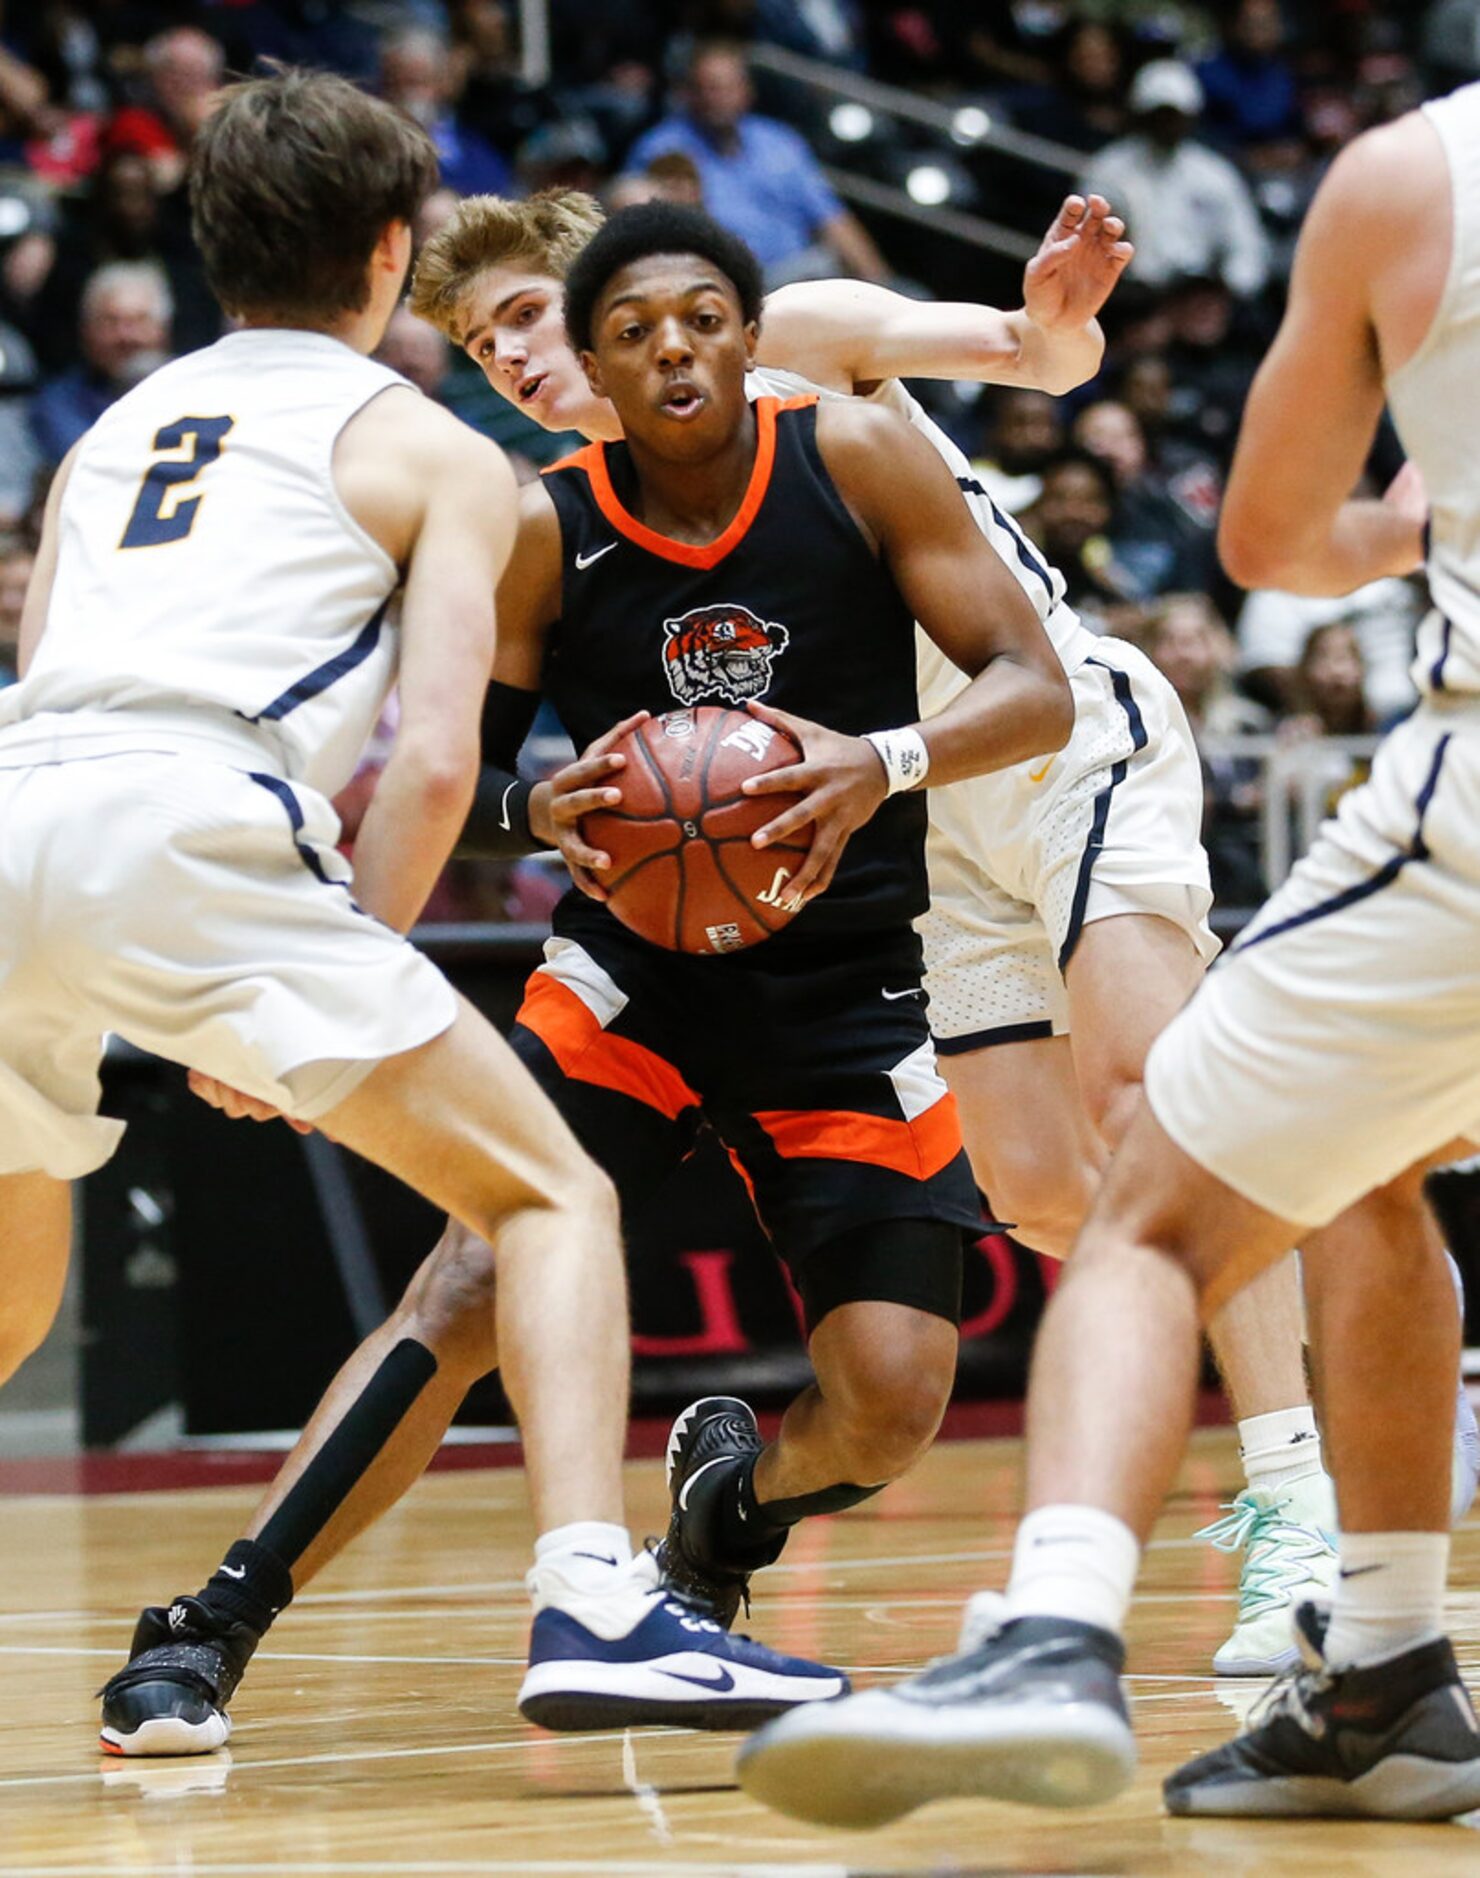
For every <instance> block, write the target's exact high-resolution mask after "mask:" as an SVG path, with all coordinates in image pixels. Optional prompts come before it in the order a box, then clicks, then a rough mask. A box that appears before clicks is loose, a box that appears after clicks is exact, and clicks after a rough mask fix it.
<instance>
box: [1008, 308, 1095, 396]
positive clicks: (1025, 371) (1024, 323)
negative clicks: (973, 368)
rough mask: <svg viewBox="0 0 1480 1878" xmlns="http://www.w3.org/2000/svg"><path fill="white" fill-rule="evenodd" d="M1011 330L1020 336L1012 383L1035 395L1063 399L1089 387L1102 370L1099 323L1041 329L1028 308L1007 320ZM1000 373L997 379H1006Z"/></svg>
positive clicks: (1044, 327)
mask: <svg viewBox="0 0 1480 1878" xmlns="http://www.w3.org/2000/svg"><path fill="white" fill-rule="evenodd" d="M1005 318H1006V321H1007V325H1008V327H1009V329H1010V330H1011V331H1012V332H1014V333H1015V334H1016V336H1017V341H1018V347H1017V357H1016V360H1015V362H1014V364H1013V368H1012V371H1011V382H1012V383H1013V384H1015V385H1023V386H1025V387H1027V388H1028V389H1029V390H1032V391H1047V392H1050V393H1051V394H1052V395H1053V396H1054V397H1056V398H1058V397H1062V396H1063V395H1064V393H1065V392H1067V391H1073V390H1074V389H1075V388H1076V386H1079V385H1083V384H1087V383H1088V381H1089V380H1090V379H1091V378H1093V377H1094V375H1095V373H1096V372H1097V371H1099V369H1100V361H1101V360H1102V359H1103V358H1104V356H1105V335H1104V333H1103V332H1102V331H1101V330H1100V322H1099V321H1098V320H1097V319H1091V320H1086V321H1085V322H1084V324H1083V325H1080V326H1040V325H1039V324H1038V322H1037V321H1036V320H1035V319H1033V318H1032V317H1031V315H1030V314H1029V313H1028V312H1027V310H1026V309H1025V308H1020V309H1019V310H1018V311H1017V312H1015V313H1009V314H1007V315H1006V316H1005ZM1005 376H1006V374H1004V373H1002V372H1001V371H1000V370H999V371H997V372H995V373H994V374H993V377H994V378H998V379H1001V378H1004V377H1005Z"/></svg>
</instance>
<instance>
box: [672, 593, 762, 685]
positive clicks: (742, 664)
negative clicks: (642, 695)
mask: <svg viewBox="0 0 1480 1878" xmlns="http://www.w3.org/2000/svg"><path fill="white" fill-rule="evenodd" d="M663 631H664V634H665V635H666V637H665V640H664V645H663V669H664V670H665V671H666V672H667V674H668V688H669V690H670V691H672V693H673V695H674V697H675V698H677V699H678V701H679V703H680V704H699V703H701V702H702V701H703V700H704V699H705V698H714V697H719V698H724V699H726V700H727V701H728V702H729V703H731V704H743V703H744V702H745V700H746V699H747V698H758V697H760V695H761V693H762V692H763V691H765V690H766V688H767V687H768V686H769V685H770V682H771V661H772V659H774V658H775V657H776V656H777V654H778V653H781V652H784V651H785V650H786V647H787V642H788V640H789V639H790V634H789V633H788V632H787V630H786V628H785V627H784V626H778V625H777V624H776V622H775V621H774V620H763V619H757V617H756V616H755V614H754V613H752V612H751V610H750V608H749V607H746V606H696V607H692V608H691V609H690V610H689V611H688V612H687V613H684V614H682V615H681V616H680V617H679V618H678V619H665V620H664V622H663Z"/></svg>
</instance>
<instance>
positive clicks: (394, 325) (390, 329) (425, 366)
mask: <svg viewBox="0 0 1480 1878" xmlns="http://www.w3.org/2000/svg"><path fill="white" fill-rule="evenodd" d="M375 356H376V358H377V359H379V360H380V362H381V364H382V365H388V366H390V368H391V370H392V371H393V372H399V373H400V374H401V376H402V377H403V378H409V379H410V380H411V382H412V384H413V385H415V387H416V389H417V390H418V391H419V392H420V393H421V394H422V396H423V397H424V398H431V399H433V400H434V401H435V402H436V403H439V404H440V403H441V402H442V395H441V394H442V387H443V386H444V385H445V384H446V382H447V373H448V370H449V368H450V366H451V363H452V359H451V352H450V348H449V347H448V344H447V341H446V340H445V339H444V338H443V337H442V335H441V333H439V332H438V331H437V329H436V327H435V326H429V325H428V324H427V322H426V321H425V320H422V319H418V318H417V317H416V315H415V314H414V313H413V312H412V311H411V309H410V307H406V306H400V307H397V308H396V310H395V312H394V313H392V315H391V321H390V325H389V326H387V327H386V329H385V337H384V339H382V340H381V342H380V350H379V351H378V352H377V353H376V354H375Z"/></svg>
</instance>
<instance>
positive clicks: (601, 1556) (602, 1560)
mask: <svg viewBox="0 0 1480 1878" xmlns="http://www.w3.org/2000/svg"><path fill="white" fill-rule="evenodd" d="M571 1556H572V1557H573V1558H590V1559H595V1561H596V1563H597V1564H598V1565H611V1566H615V1565H616V1562H617V1561H616V1560H615V1559H614V1558H608V1557H607V1555H606V1553H605V1552H574V1553H572V1554H571Z"/></svg>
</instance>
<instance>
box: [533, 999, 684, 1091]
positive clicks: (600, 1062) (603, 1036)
mask: <svg viewBox="0 0 1480 1878" xmlns="http://www.w3.org/2000/svg"><path fill="white" fill-rule="evenodd" d="M517 1021H518V1022H519V1023H521V1024H523V1026H524V1027H525V1029H526V1030H532V1031H533V1032H534V1034H535V1035H536V1036H537V1037H538V1038H539V1039H540V1041H541V1042H542V1043H543V1044H544V1045H545V1048H546V1049H547V1050H548V1051H549V1052H550V1054H551V1056H553V1057H554V1059H555V1061H556V1062H557V1063H558V1064H559V1065H560V1067H561V1069H562V1070H563V1071H564V1073H565V1074H566V1075H567V1076H569V1077H570V1078H571V1079H572V1081H574V1082H589V1083H595V1084H596V1085H597V1087H598V1088H601V1089H614V1090H616V1092H617V1094H618V1095H625V1096H631V1097H632V1099H633V1100H634V1101H636V1102H641V1103H643V1104H645V1106H646V1107H648V1108H650V1109H656V1110H657V1111H658V1112H659V1114H660V1115H666V1116H667V1117H668V1119H669V1121H674V1120H676V1119H677V1117H678V1116H679V1115H681V1114H682V1113H683V1111H684V1110H685V1109H688V1108H697V1106H698V1103H699V1098H698V1096H697V1095H695V1093H694V1091H693V1090H692V1089H691V1088H690V1087H689V1085H688V1084H687V1083H686V1082H685V1081H684V1079H683V1077H682V1076H680V1075H679V1073H678V1071H677V1070H676V1069H675V1068H674V1067H673V1065H672V1064H671V1063H669V1062H667V1061H666V1060H665V1059H664V1058H663V1057H661V1056H659V1055H658V1053H657V1052H656V1051H655V1050H649V1049H647V1048H645V1047H644V1046H643V1045H642V1044H640V1043H634V1042H633V1041H632V1039H631V1038H630V1037H614V1036H612V1035H611V1033H610V1032H609V1031H605V1030H603V1029H602V1027H601V1024H600V1022H599V1020H598V1019H597V1016H596V1013H595V1012H594V1011H593V1010H591V1008H590V1007H589V1006H588V1005H587V1004H586V1003H585V1002H584V1001H583V1000H582V999H580V998H579V997H577V996H576V994H575V992H574V991H572V990H571V989H570V987H569V986H568V985H563V984H561V982H560V981H559V979H558V978H552V977H551V976H550V974H549V972H535V973H533V974H532V975H531V977H530V980H529V983H528V984H527V985H526V986H525V987H524V1002H523V1004H521V1005H520V1007H519V1016H518V1019H517Z"/></svg>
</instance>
